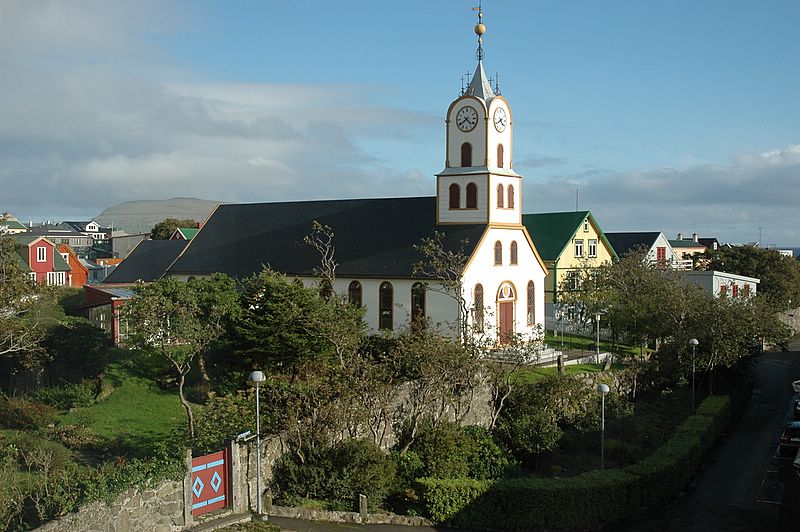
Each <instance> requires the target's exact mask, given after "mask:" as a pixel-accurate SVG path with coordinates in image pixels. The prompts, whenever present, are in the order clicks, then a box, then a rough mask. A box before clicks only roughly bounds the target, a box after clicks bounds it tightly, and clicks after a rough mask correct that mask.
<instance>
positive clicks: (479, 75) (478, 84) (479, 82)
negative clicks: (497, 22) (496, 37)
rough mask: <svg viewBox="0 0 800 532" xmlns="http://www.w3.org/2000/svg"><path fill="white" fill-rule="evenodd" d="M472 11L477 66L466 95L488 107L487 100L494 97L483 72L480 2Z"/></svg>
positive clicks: (482, 25) (483, 30)
mask: <svg viewBox="0 0 800 532" xmlns="http://www.w3.org/2000/svg"><path fill="white" fill-rule="evenodd" d="M472 9H473V11H477V12H478V23H477V24H475V35H477V36H478V49H477V50H476V51H475V57H476V58H477V59H478V66H477V67H476V68H475V75H474V76H472V81H470V83H469V86H468V87H467V90H466V94H469V95H471V96H476V97H478V98H480V99H482V100H483V101H484V102H486V104H487V105H488V103H489V100H491V99H492V98H494V97H495V93H494V91H493V90H492V84H491V82H490V81H489V78H487V77H486V71H485V70H483V34H484V33H486V25H485V24H484V23H483V6H482V2H478V7H473V8H472Z"/></svg>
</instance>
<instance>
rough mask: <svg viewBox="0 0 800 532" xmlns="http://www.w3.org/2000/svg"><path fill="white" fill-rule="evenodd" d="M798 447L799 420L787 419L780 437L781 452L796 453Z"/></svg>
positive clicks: (799, 447)
mask: <svg viewBox="0 0 800 532" xmlns="http://www.w3.org/2000/svg"><path fill="white" fill-rule="evenodd" d="M798 449H800V420H797V419H795V420H792V421H787V422H786V426H785V427H784V429H783V434H781V438H780V451H781V454H789V453H796V452H797V450H798Z"/></svg>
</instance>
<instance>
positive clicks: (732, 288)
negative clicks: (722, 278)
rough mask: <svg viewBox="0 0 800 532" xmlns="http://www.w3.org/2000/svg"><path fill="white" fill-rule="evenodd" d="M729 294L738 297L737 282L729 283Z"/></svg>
mask: <svg viewBox="0 0 800 532" xmlns="http://www.w3.org/2000/svg"><path fill="white" fill-rule="evenodd" d="M731 296H733V297H734V298H736V297H739V285H738V284H732V285H731Z"/></svg>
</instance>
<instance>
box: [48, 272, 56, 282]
mask: <svg viewBox="0 0 800 532" xmlns="http://www.w3.org/2000/svg"><path fill="white" fill-rule="evenodd" d="M47 284H48V285H54V284H56V272H47Z"/></svg>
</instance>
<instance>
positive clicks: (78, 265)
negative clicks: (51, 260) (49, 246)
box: [58, 244, 89, 288]
mask: <svg viewBox="0 0 800 532" xmlns="http://www.w3.org/2000/svg"><path fill="white" fill-rule="evenodd" d="M58 253H59V254H60V255H61V258H63V259H64V261H65V262H66V263H67V264H69V267H70V269H71V270H72V273H71V275H70V279H69V282H68V283H67V284H68V285H69V286H74V287H76V288H80V287H82V286H85V285H87V284H89V269H88V268H87V267H86V266H84V265H83V263H82V262H81V261H80V260H78V256H77V255H76V254H75V251H74V250H73V249H72V248H71V247H69V244H59V246H58Z"/></svg>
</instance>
